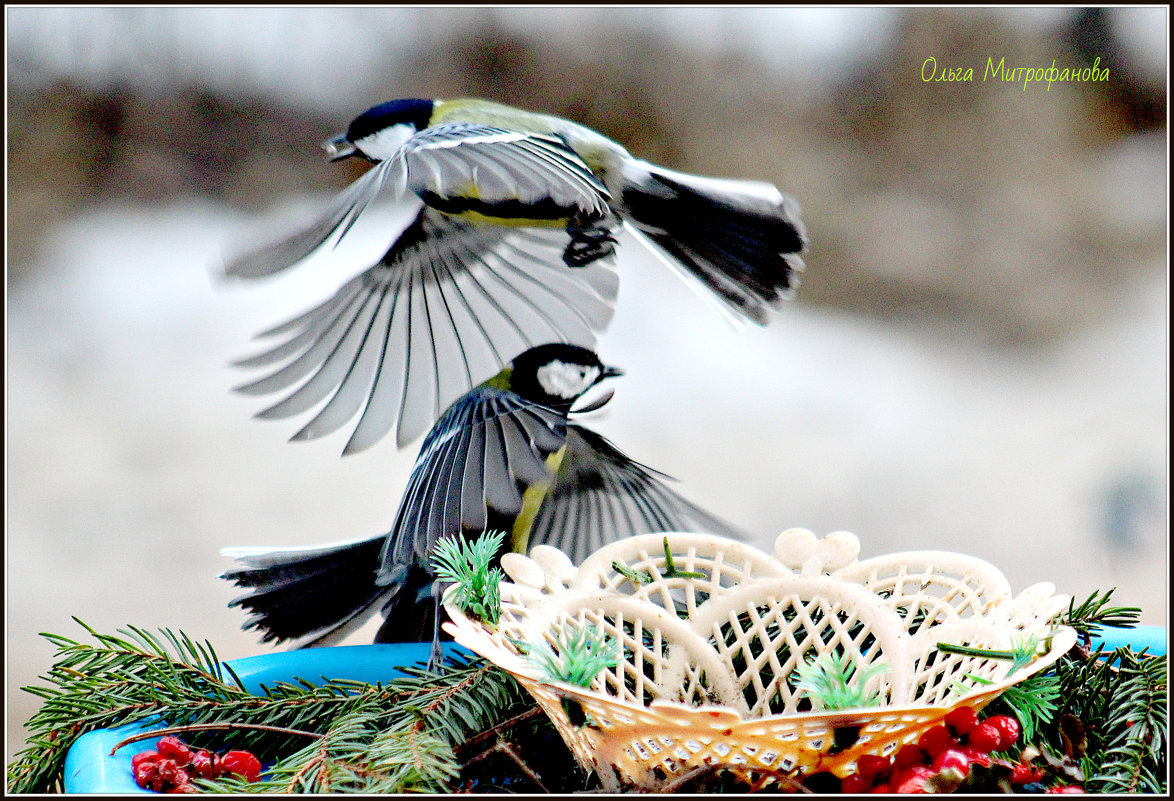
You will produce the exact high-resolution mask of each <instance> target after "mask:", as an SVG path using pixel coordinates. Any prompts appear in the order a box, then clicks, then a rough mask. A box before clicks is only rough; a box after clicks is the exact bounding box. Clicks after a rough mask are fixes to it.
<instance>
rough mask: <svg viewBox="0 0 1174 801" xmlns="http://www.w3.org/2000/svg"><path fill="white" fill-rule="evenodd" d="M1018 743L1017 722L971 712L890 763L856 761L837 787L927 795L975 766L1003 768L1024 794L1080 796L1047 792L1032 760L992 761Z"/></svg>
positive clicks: (952, 716)
mask: <svg viewBox="0 0 1174 801" xmlns="http://www.w3.org/2000/svg"><path fill="white" fill-rule="evenodd" d="M1018 740H1019V721H1017V720H1016V719H1015V718H1013V717H1011V716H1009V715H992V716H991V717H989V718H987V719H986V720H984V721H981V722H980V721H979V719H978V715H977V714H975V711H974V710H973V709H971V708H969V707H959V708H958V709H954V710H952V711H951V712H950V713H949V714H947V715H946V717H945V719H944V722H943V723H942V724H941V725H939V726H934V727H933V728H931V729H927V730H926V731H925V732H924V733H923V734H922V735H921V737H920V738H918V740H917V742H916V743H910V744H908V745H905V746H903V747H902V748H901V749H900V750H898V751H897V752H896V753H895V754H894V755H893V756H892V757H891V758H887V757H879V756H874V755H871V754H866V755H864V756H862V757H860V759H858V760H857V761H856V773H853V774H851V775H849V776H845V777H844V778H843V779H842V780H841V782H840V791H841V792H843V793H851V794H861V793H925V792H930V790H929V789H928V788H927V784H928V782H929V780H930V779H931V778H932V777H934V776H937V775H939V774H942V773H944V772H945V771H956V772H957V773H956V774H955V777H956V778H957V774H961V777H960V778H965V777H966V776H967V775H969V773H970V770H971V767H972V766H973V765H982V766H984V767H989V766H990V765H992V764H1000V765H1005V766H1006V767H1009V768H1010V769H1011V783H1012V784H1013V785H1015V786H1016V787H1019V788H1021V789H1022V790H1023V791H1025V792H1078V793H1079V792H1083V790H1082V789H1081V788H1079V787H1071V786H1065V787H1055V788H1052V789H1050V790H1045V789H1044V786H1043V785H1042V784H1041V783H1040V782H1041V780H1042V779H1043V778H1044V771H1043V769H1042V768H1038V767H1034V766H1033V765H1032V764H1031V762H1030V760H1024V761H1020V762H1016V763H1012V762H1009V761H1007V760H1003V759H997V758H994V757H992V756H991V754H992V752H995V751H1006V750H1007V749H1008V748H1010V747H1011V746H1013V745H1014V744H1015V743H1016V742H1017V741H1018Z"/></svg>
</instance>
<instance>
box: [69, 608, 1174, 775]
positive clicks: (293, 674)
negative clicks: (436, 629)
mask: <svg viewBox="0 0 1174 801" xmlns="http://www.w3.org/2000/svg"><path fill="white" fill-rule="evenodd" d="M1168 636H1169V635H1168V632H1167V630H1166V629H1164V628H1162V627H1160V626H1138V627H1137V628H1132V629H1118V628H1108V627H1106V628H1104V629H1102V631H1101V634H1100V636H1098V637H1095V638H1094V639H1093V647H1094V648H1095V647H1096V646H1097V645H1098V644H1104V646H1105V648H1106V650H1111V649H1114V648H1119V647H1121V646H1125V645H1128V646H1130V647H1132V648H1133V650H1135V651H1141V650H1143V649H1148V652H1149V653H1150V654H1151V655H1157V654H1164V653H1166V650H1167V645H1168ZM430 647H431V644H430V643H426V642H422V643H421V642H408V643H388V644H382V645H344V646H338V647H335V648H309V649H306V650H302V651H283V652H279V653H273V654H262V655H260V656H249V657H245V658H243V659H234V660H232V661H230V662H227V663H226V664H228V665H229V666H231V667H232V669H233V670H234V671H235V672H236V674H237V676H239V677H240V680H241V683H242V685H243V686H244V688H245V689H246V690H248V691H249V692H250V693H253V694H254V695H261V694H262V693H263V691H262V685H264V686H268V687H272V686H273V685H275V684H277V683H279V682H293V681H294V680H296V679H298V678H301V679H304V680H305V681H308V682H310V683H312V684H321V683H322V682H323V681H325V680H326V679H328V678H329V679H350V680H352V681H362V682H366V683H368V684H374V683H376V682H386V681H390V680H391V679H394V678H397V677H399V676H402V675H404V672H403V670H401V668H402V667H404V666H407V665H414V664H420V663H423V662H426V661H427V660H428V651H429V649H430ZM444 648H445V653H449V654H454V655H455V654H461V655H465V656H468V655H469V652H468V651H467V650H465V649H464V648H461V647H460V646H458V645H455V644H453V643H448V644H446V645H445V647H444ZM162 725H163V724H162V723H160V724H150V723H132V724H130V725H128V726H120V727H119V728H116V729H98V730H97V731H92V732H89V733H87V734H84V735H82V736H81V737H79V738H78V740H77V742H76V743H74V744H73V747H72V748H70V749H69V753H68V754H67V755H66V757H65V782H64V783H65V792H67V793H85V794H93V793H113V794H118V795H127V794H141V793H151V791H150V790H144V789H142V788H141V787H139V786H138V785H137V784H135V780H134V776H132V775H131V765H130V761H131V757H133V756H134V755H135V754H140V753H142V752H144V751H153V750H155V744H156V743H157V742H158V741H159V738H157V737H154V738H150V739H146V740H139V741H137V742H134V743H130V744H129V745H126V746H123V747H122V748H120V749H118V752H117V753H115V754H114V755H113V756H112V755H111V754H110V751H111V750H112V749H113V748H114V746H115V745H117V744H118V743H119V742H121V741H122V740H125V739H126V738H127V737H130V736H132V735H134V734H136V733H138V732H142V731H146V730H148V729H150V728H153V727H156V728H158V727H162Z"/></svg>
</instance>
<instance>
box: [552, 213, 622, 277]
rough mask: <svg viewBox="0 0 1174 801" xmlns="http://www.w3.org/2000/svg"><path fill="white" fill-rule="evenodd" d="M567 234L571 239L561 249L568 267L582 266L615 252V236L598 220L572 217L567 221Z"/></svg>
mask: <svg viewBox="0 0 1174 801" xmlns="http://www.w3.org/2000/svg"><path fill="white" fill-rule="evenodd" d="M567 234H568V235H570V237H571V241H570V242H568V243H567V248H566V250H565V251H563V263H564V264H566V265H567V266H568V267H584V266H586V265H588V264H590V263H591V262H593V261H597V260H598V259H602V258H606V257H607V256H611V255H612V254H613V253H615V250H616V238H615V237H614V236H612V232H611V230H610V229H609V228H605V227H604V226H602V225H600V224H599V221H598V220H584V219H582V218H581V217H573V218H572V219H571V221H570V222H569V223H567Z"/></svg>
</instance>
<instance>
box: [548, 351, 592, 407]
mask: <svg viewBox="0 0 1174 801" xmlns="http://www.w3.org/2000/svg"><path fill="white" fill-rule="evenodd" d="M598 378H599V368H598V367H586V366H584V365H582V364H567V363H566V362H560V361H558V360H555V361H553V362H551V363H550V364H544V365H542V366H541V367H539V368H538V385H539V386H541V387H542V390H543V391H544V392H545V393H546V394H548V395H553V396H555V397H556V398H566V399H567V400H570V399H571V398H577V397H579V396H580V395H582V394H583V393H584V392H586V391H587V390H588V389H589V388H590V387H591V386H592V385H593V384H594V383H595V382H596V380H598Z"/></svg>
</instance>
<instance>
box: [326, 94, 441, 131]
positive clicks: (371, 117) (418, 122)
mask: <svg viewBox="0 0 1174 801" xmlns="http://www.w3.org/2000/svg"><path fill="white" fill-rule="evenodd" d="M432 106H433V101H431V100H422V99H420V98H408V99H405V100H389V101H387V102H386V103H380V104H379V105H378V106H372V107H371V108H369V109H367V110H366V111H364V112H363V113H362V114H360V115H359V116H357V117H355V118H354V119H353V120H351V124H350V126H348V127H347V130H346V138H347V140H348V141H350V142H358V141H359V140H360V139H365V138H366V137H368V136H370V135H371V134H373V133H377V132H379V131H382V130H383V129H384V128H387V127H389V126H391V125H411V126H412V127H414V128H415V129H416V130H418V131H422V130H424V129H425V128H427V127H428V121H429V120H431V119H432Z"/></svg>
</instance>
